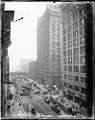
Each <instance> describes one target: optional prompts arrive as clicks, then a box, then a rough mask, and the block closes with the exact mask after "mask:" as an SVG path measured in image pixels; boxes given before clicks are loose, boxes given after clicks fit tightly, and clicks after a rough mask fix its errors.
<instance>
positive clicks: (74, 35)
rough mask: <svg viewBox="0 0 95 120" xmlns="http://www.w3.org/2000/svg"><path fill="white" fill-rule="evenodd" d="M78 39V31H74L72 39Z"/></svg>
mask: <svg viewBox="0 0 95 120" xmlns="http://www.w3.org/2000/svg"><path fill="white" fill-rule="evenodd" d="M76 37H78V30H76V31H75V32H73V38H76Z"/></svg>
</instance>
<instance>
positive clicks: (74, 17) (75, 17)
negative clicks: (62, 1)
mask: <svg viewBox="0 0 95 120" xmlns="http://www.w3.org/2000/svg"><path fill="white" fill-rule="evenodd" d="M77 19H78V13H76V14H74V15H73V21H75V20H77Z"/></svg>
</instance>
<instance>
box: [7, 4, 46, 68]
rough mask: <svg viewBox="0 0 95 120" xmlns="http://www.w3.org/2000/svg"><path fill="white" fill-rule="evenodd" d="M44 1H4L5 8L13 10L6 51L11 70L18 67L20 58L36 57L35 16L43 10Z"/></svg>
mask: <svg viewBox="0 0 95 120" xmlns="http://www.w3.org/2000/svg"><path fill="white" fill-rule="evenodd" d="M46 4H47V3H46V2H6V6H5V9H6V10H15V17H14V20H16V19H19V18H21V17H24V19H22V20H21V21H18V22H16V23H12V24H11V41H12V44H11V46H10V47H9V50H8V53H9V56H10V67H11V70H13V69H14V67H15V69H19V68H18V67H19V61H20V58H26V59H33V60H36V59H37V26H36V25H37V18H38V16H41V15H42V13H43V12H44V11H45V7H46Z"/></svg>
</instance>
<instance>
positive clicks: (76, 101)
mask: <svg viewBox="0 0 95 120" xmlns="http://www.w3.org/2000/svg"><path fill="white" fill-rule="evenodd" d="M79 101H80V98H79V97H77V96H74V102H75V103H78V104H79Z"/></svg>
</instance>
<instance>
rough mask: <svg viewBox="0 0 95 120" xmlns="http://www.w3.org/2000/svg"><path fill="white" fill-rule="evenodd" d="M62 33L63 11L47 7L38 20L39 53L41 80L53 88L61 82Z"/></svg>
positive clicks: (54, 7) (55, 7)
mask: <svg viewBox="0 0 95 120" xmlns="http://www.w3.org/2000/svg"><path fill="white" fill-rule="evenodd" d="M60 31H61V11H60V10H59V8H58V6H57V5H52V4H51V5H47V7H46V10H45V12H44V14H43V15H42V17H41V18H39V19H38V40H37V41H38V42H37V43H38V44H37V45H38V47H37V49H38V50H37V51H38V65H39V78H40V80H41V81H43V83H45V84H50V86H51V87H52V86H53V85H54V84H56V85H58V84H59V83H60V82H61V54H60ZM59 81H60V82H59Z"/></svg>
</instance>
